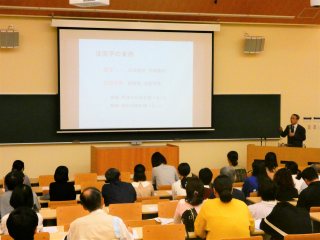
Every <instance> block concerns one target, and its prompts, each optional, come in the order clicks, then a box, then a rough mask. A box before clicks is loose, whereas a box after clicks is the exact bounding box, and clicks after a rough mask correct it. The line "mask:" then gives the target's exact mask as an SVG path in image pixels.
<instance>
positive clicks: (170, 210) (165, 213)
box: [158, 200, 178, 218]
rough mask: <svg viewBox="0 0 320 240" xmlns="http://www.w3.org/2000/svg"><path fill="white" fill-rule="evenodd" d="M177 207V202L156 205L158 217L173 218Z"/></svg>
mask: <svg viewBox="0 0 320 240" xmlns="http://www.w3.org/2000/svg"><path fill="white" fill-rule="evenodd" d="M177 205H178V201H177V200H173V201H169V202H159V203H158V217H162V218H173V217H174V213H175V211H176V208H177Z"/></svg>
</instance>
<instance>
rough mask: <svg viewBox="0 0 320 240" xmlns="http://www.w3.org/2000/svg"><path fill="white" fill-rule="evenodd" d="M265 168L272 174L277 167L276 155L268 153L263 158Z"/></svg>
mask: <svg viewBox="0 0 320 240" xmlns="http://www.w3.org/2000/svg"><path fill="white" fill-rule="evenodd" d="M264 164H265V166H266V168H267V169H268V170H269V171H270V172H273V171H274V170H275V169H276V168H277V167H278V162H277V155H276V154H275V153H274V152H268V153H267V154H266V156H265V158H264Z"/></svg>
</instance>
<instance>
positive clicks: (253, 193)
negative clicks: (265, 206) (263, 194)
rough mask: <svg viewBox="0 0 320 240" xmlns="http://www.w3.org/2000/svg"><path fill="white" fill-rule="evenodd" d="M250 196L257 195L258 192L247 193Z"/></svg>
mask: <svg viewBox="0 0 320 240" xmlns="http://www.w3.org/2000/svg"><path fill="white" fill-rule="evenodd" d="M249 196H250V197H258V192H251V193H250V194H249Z"/></svg>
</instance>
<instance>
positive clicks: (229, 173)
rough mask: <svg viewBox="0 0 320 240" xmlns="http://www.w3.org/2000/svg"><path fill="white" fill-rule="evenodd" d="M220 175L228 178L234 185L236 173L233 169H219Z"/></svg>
mask: <svg viewBox="0 0 320 240" xmlns="http://www.w3.org/2000/svg"><path fill="white" fill-rule="evenodd" d="M220 175H225V176H227V177H229V178H230V180H231V182H232V183H234V181H235V179H236V171H235V170H234V168H233V167H223V168H221V169H220Z"/></svg>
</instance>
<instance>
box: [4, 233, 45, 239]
mask: <svg viewBox="0 0 320 240" xmlns="http://www.w3.org/2000/svg"><path fill="white" fill-rule="evenodd" d="M1 240H13V238H12V237H10V236H9V235H2V236H1ZM34 240H50V233H48V232H39V233H36V234H35V235H34Z"/></svg>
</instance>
